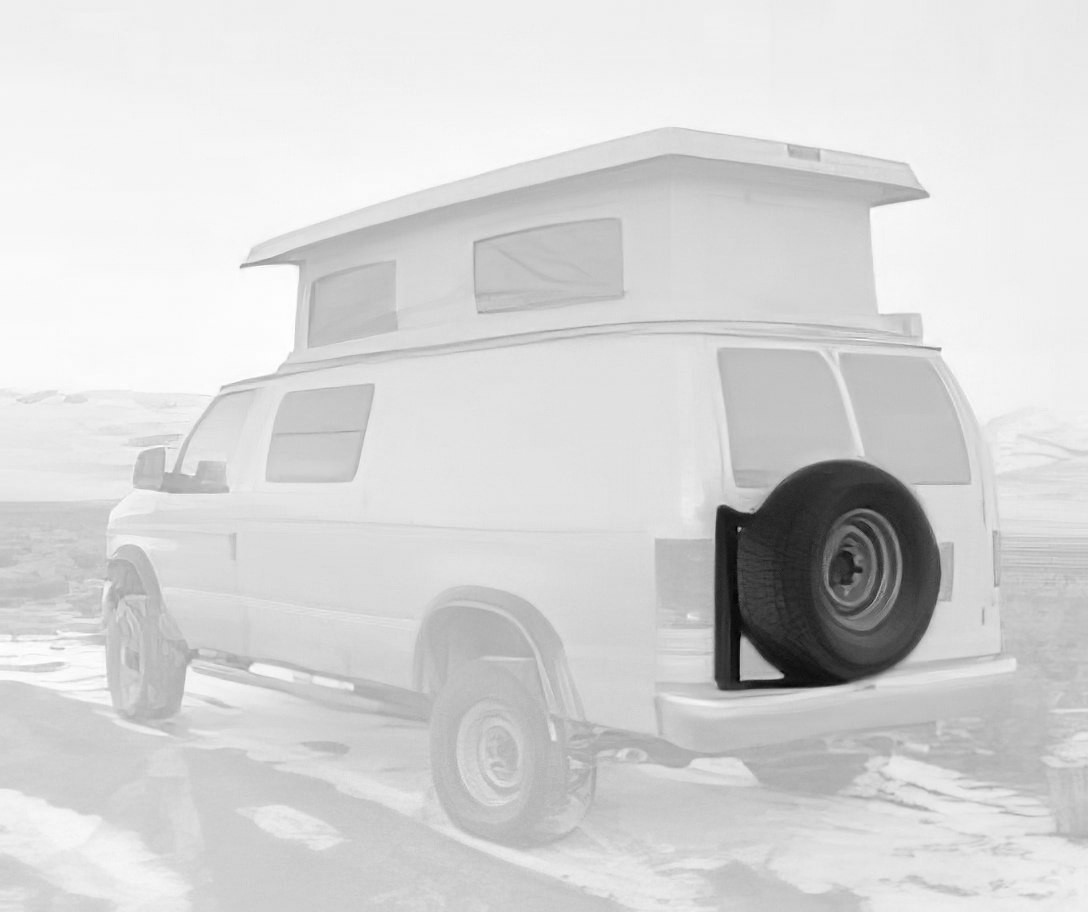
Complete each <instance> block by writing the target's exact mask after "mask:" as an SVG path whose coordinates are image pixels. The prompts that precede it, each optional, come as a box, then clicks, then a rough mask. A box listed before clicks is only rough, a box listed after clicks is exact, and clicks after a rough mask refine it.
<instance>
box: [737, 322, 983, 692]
mask: <svg viewBox="0 0 1088 912" xmlns="http://www.w3.org/2000/svg"><path fill="white" fill-rule="evenodd" d="M718 366H719V372H720V375H721V380H722V389H723V394H724V399H725V411H726V427H727V437H728V447H727V449H728V454H729V457H728V460H727V462H728V466H729V468H730V471H731V474H732V479H731V480H732V484H733V486H735V487H734V491H735V497H734V498H733V501H734V502H733V505H734V506H736V507H737V508H738V509H754V508H756V507H758V506H759V504H760V503H762V500H763V499H764V498H765V497H766V495H767V494H768V493H769V492H770V491H771V490H772V489H773V488H774V487H775V486H776V485H777V484H778V483H779V482H780V481H781V480H782V479H783V478H785V477H786V476H787V475H788V474H790V473H791V472H793V471H795V470H797V469H801V468H803V467H804V466H807V465H811V464H812V463H815V462H820V461H823V460H828V459H851V458H854V459H858V458H860V459H864V460H866V461H868V462H871V463H873V464H874V465H877V466H879V467H880V468H883V469H885V470H886V471H888V472H889V473H891V474H892V475H894V476H895V477H896V478H898V479H900V480H901V481H903V482H904V483H906V484H907V485H908V486H910V488H911V490H912V491H913V492H914V494H915V496H917V497H918V499H919V501H921V503H922V506H923V507H924V509H925V511H926V514H927V517H928V518H929V521H930V524H931V526H932V528H933V531H934V535H935V537H936V539H937V542H938V544H939V547H940V549H941V562H942V586H941V593H940V600H939V601H938V604H937V607H936V610H935V611H934V615H933V620H932V621H931V623H930V627H929V629H928V631H927V633H926V636H925V637H924V639H923V640H922V642H921V643H920V644H919V645H918V647H917V648H916V649H915V650H914V652H913V653H911V655H910V656H909V657H908V659H907V660H906V662H907V663H914V662H922V661H930V660H938V659H952V658H962V657H966V656H974V655H989V654H993V653H997V652H999V651H1000V627H999V621H998V617H997V611H996V604H995V598H994V579H993V562H992V535H991V530H990V529H989V528H988V524H987V517H986V511H985V507H984V500H985V495H984V491H985V488H984V481H983V479H984V471H983V467H982V466H981V462H980V457H979V451H978V447H976V446H975V445H974V444H975V443H976V441H977V433H978V432H977V425H976V423H975V420H974V418H973V416H972V415H971V413H970V409H969V408H968V407H967V404H966V402H964V401H963V400H962V397H961V396H960V395H959V393H958V391H957V390H956V389H955V386H954V384H953V383H952V382H951V379H950V377H949V376H948V373H947V368H945V367H944V365H943V363H942V362H941V361H940V359H939V357H938V355H937V353H936V352H935V351H932V350H927V349H919V348H912V347H908V346H880V345H861V344H858V345H832V344H828V345H822V346H817V345H811V344H810V345H805V344H803V343H779V344H776V343H773V342H769V341H759V342H756V341H752V342H741V341H739V340H738V341H737V342H736V343H734V344H731V345H730V346H729V347H724V348H721V349H720V350H719V351H718ZM742 670H744V662H743V658H742ZM748 671H749V672H754V673H756V674H758V673H760V671H761V669H760V667H759V663H758V662H755V661H752V662H750V663H749V666H748Z"/></svg>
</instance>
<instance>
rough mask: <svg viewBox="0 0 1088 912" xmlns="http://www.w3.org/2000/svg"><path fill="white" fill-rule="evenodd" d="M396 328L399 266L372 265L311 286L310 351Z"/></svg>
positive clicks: (307, 342)
mask: <svg viewBox="0 0 1088 912" xmlns="http://www.w3.org/2000/svg"><path fill="white" fill-rule="evenodd" d="M396 328H397V264H396V263H395V262H392V261H390V262H387V263H372V264H370V265H369V266H359V267H357V268H354V269H345V270H342V271H341V272H334V273H332V274H331V275H327V276H323V277H322V278H320V279H317V280H316V281H315V282H314V283H313V284H312V285H311V286H310V319H309V324H308V326H307V331H306V344H307V345H308V346H309V347H310V348H316V347H318V346H321V345H331V344H332V343H334V342H345V341H347V340H348V339H362V338H365V337H366V336H376V335H378V334H379V333H387V332H392V331H393V330H395V329H396Z"/></svg>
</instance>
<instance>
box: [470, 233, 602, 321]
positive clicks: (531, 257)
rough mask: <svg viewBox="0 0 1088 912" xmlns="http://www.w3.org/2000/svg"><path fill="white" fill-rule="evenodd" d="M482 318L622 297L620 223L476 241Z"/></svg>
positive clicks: (478, 302)
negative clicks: (515, 311)
mask: <svg viewBox="0 0 1088 912" xmlns="http://www.w3.org/2000/svg"><path fill="white" fill-rule="evenodd" d="M473 256H474V269H475V277H476V309H477V311H479V312H480V313H491V312H493V311H503V310H523V309H525V308H529V307H542V306H547V305H549V304H574V303H577V302H580V301H604V300H608V299H610V298H619V297H622V296H623V239H622V234H621V226H620V220H619V219H614V218H607V219H589V220H587V221H584V222H566V223H564V224H561V225H544V226H542V227H540V228H530V229H528V230H526V231H515V232H513V233H512V234H503V235H500V236H498V237H493V238H488V239H487V240H483V241H477V242H476V245H475V250H474V251H473Z"/></svg>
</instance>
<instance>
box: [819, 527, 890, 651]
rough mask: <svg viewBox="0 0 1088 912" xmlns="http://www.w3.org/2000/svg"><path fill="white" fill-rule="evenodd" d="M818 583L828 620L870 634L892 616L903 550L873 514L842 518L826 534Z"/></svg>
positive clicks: (887, 528)
mask: <svg viewBox="0 0 1088 912" xmlns="http://www.w3.org/2000/svg"><path fill="white" fill-rule="evenodd" d="M820 581H821V584H822V588H823V593H824V595H825V596H826V600H827V603H828V605H829V607H830V608H831V617H832V618H833V619H834V620H835V622H836V623H838V624H840V625H841V626H843V627H846V628H847V629H848V630H854V631H868V630H872V629H873V628H875V627H876V626H878V625H879V624H880V623H882V622H883V621H884V620H885V619H886V618H887V617H888V615H889V614H890V612H891V610H892V607H893V606H894V604H895V602H896V599H897V598H898V596H899V590H900V588H901V586H902V584H903V551H902V548H901V547H900V544H899V535H898V534H897V533H896V531H895V528H894V527H893V526H892V524H891V523H890V522H889V521H888V520H887V519H886V518H885V517H884V516H882V515H881V514H880V513H877V512H876V511H875V510H869V509H857V510H850V511H849V512H847V513H844V514H843V515H842V516H840V517H839V518H838V519H836V520H835V522H834V523H832V524H831V529H830V531H829V532H828V535H827V540H826V541H825V543H824V549H823V557H822V560H821V564H820Z"/></svg>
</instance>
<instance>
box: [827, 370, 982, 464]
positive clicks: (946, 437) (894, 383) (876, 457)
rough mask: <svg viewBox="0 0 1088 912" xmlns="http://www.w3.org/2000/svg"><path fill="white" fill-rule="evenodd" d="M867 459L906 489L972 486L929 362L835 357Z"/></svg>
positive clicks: (958, 432)
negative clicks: (914, 485) (928, 485)
mask: <svg viewBox="0 0 1088 912" xmlns="http://www.w3.org/2000/svg"><path fill="white" fill-rule="evenodd" d="M839 363H840V364H841V366H842V375H843V378H844V379H845V380H846V388H847V389H848V390H849V392H850V398H851V400H853V403H854V414H855V415H856V416H857V419H858V430H860V431H861V443H862V446H863V447H864V449H865V455H866V456H867V457H868V458H869V459H871V460H872V461H873V462H875V463H877V464H879V465H881V466H883V467H885V468H886V469H888V471H890V472H892V473H894V474H895V475H896V476H898V477H899V478H901V479H902V480H903V481H905V482H907V483H909V484H932V485H948V484H970V482H971V466H970V463H969V462H968V459H967V446H966V444H965V443H964V440H963V429H962V428H961V427H960V420H959V418H958V417H957V415H956V409H955V406H953V405H952V400H951V399H950V398H949V397H948V390H947V389H945V385H944V381H942V380H941V377H940V375H939V374H938V373H937V369H936V366H935V365H934V364H933V363H932V362H931V361H930V360H929V359H928V358H915V357H906V356H893V355H863V354H848V353H844V354H842V355H840V357H839Z"/></svg>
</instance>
